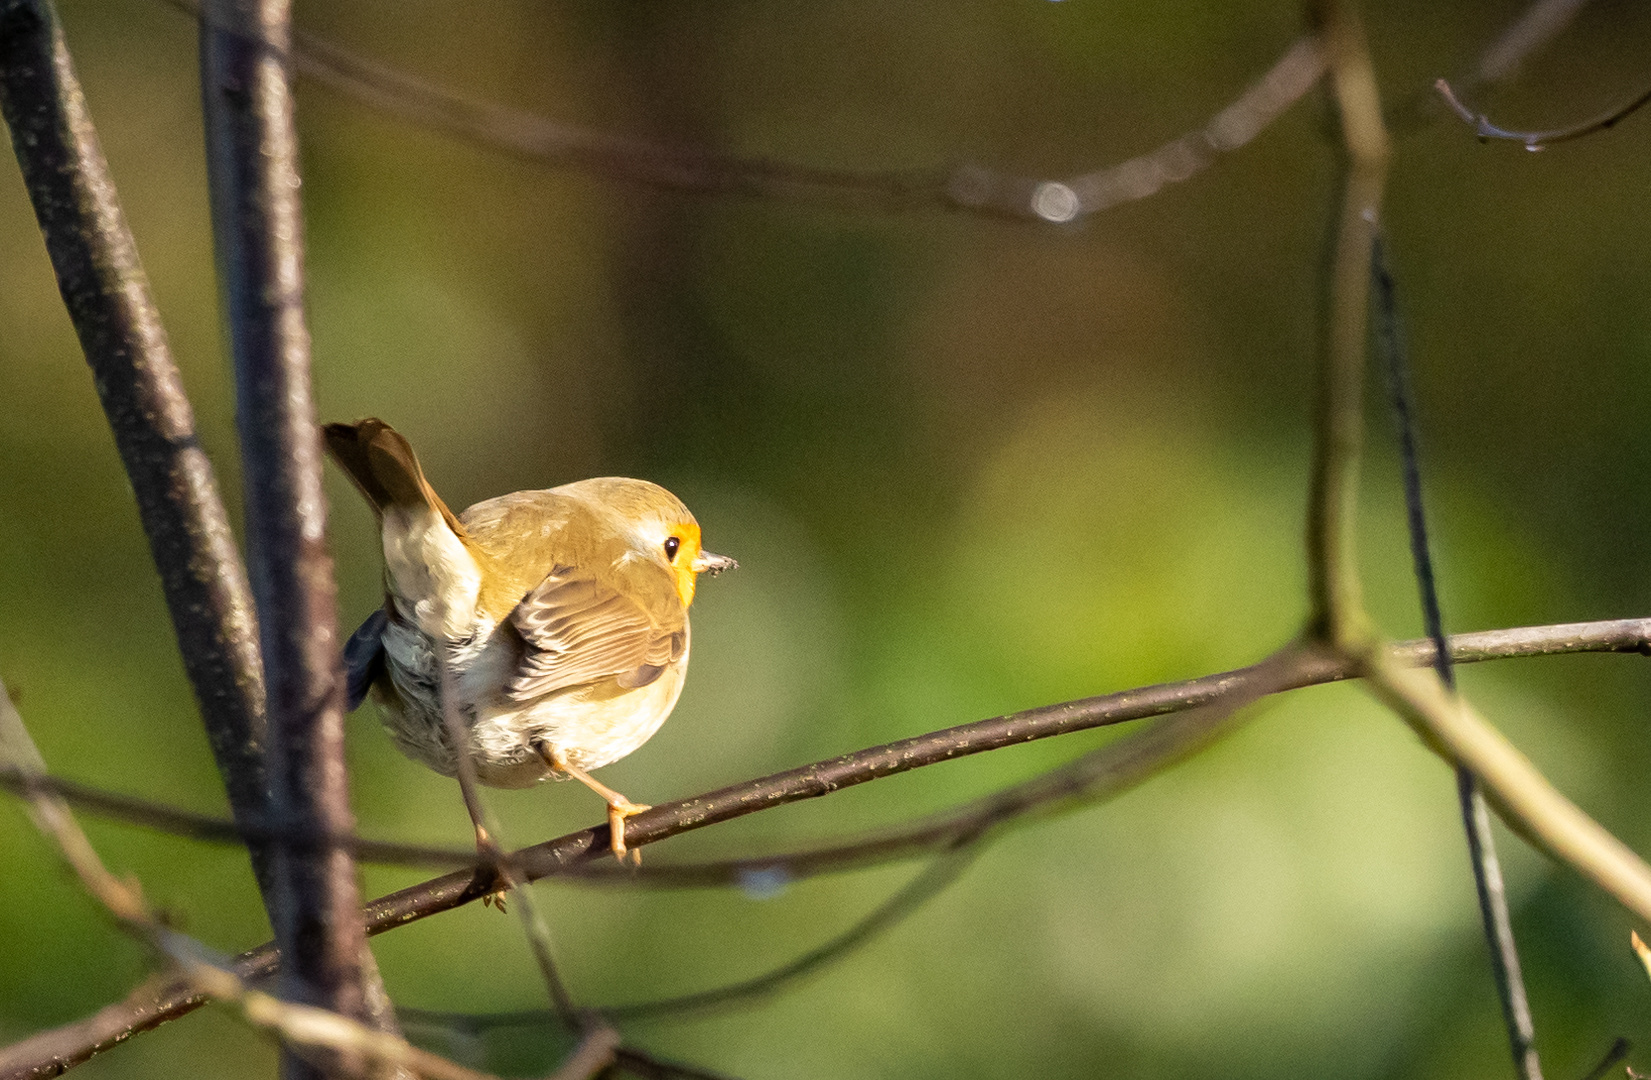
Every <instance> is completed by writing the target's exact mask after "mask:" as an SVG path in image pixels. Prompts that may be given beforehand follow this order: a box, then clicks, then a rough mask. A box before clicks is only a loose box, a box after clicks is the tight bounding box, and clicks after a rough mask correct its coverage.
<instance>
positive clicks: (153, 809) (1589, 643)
mask: <svg viewBox="0 0 1651 1080" xmlns="http://www.w3.org/2000/svg"><path fill="white" fill-rule="evenodd" d="M1390 649H1391V652H1392V656H1393V659H1394V662H1395V663H1399V664H1404V665H1410V666H1429V665H1435V664H1436V663H1437V660H1436V652H1435V650H1434V647H1433V644H1432V643H1431V642H1429V641H1427V640H1425V639H1421V640H1415V641H1402V642H1396V643H1394V644H1393V645H1391V646H1390ZM1600 652H1605V653H1647V652H1651V619H1608V620H1602V621H1599V622H1589V623H1561V624H1557V625H1552V626H1527V627H1518V628H1514V629H1508V630H1485V631H1479V632H1476V633H1469V634H1457V635H1455V636H1453V637H1452V638H1450V653H1451V659H1452V661H1453V662H1455V663H1459V664H1470V663H1478V662H1480V661H1485V660H1498V659H1512V658H1519V657H1534V656H1560V655H1575V654H1580V653H1600ZM1298 674H1299V678H1298V681H1297V682H1296V683H1295V684H1294V685H1291V686H1286V687H1283V688H1281V689H1284V690H1290V689H1299V688H1301V687H1305V686H1313V685H1318V684H1321V683H1325V682H1333V681H1337V680H1340V679H1345V678H1349V677H1351V666H1350V665H1348V664H1346V663H1339V664H1338V663H1337V662H1335V661H1332V660H1328V659H1325V658H1314V659H1310V660H1304V661H1303V663H1302V666H1301V667H1300V668H1299V670H1298ZM1251 675H1252V669H1249V668H1243V669H1239V670H1237V671H1229V672H1223V673H1221V674H1218V675H1210V676H1206V677H1204V678H1202V679H1193V680H1190V681H1187V682H1181V683H1171V684H1167V685H1165V686H1159V687H1145V688H1142V689H1139V690H1131V691H1125V692H1123V693H1122V694H1113V695H1108V696H1106V697H1104V698H1092V699H1088V700H1086V701H1079V702H1071V703H1069V704H1070V705H1072V706H1075V707H1080V708H1094V707H1100V708H1121V709H1123V710H1124V711H1123V712H1120V713H1119V714H1118V715H1117V716H1116V717H1115V718H1114V719H1113V721H1112V722H1119V721H1122V720H1127V719H1132V718H1139V717H1140V716H1141V715H1157V714H1161V713H1167V712H1173V711H1178V710H1181V709H1185V708H1190V707H1192V706H1194V705H1196V704H1197V703H1199V702H1200V701H1205V700H1208V699H1209V696H1210V695H1211V693H1213V692H1215V691H1218V690H1219V689H1220V688H1221V687H1222V686H1224V685H1226V684H1228V683H1230V682H1231V681H1232V680H1234V679H1248V678H1250V677H1251ZM1143 695H1145V697H1143ZM1143 701H1146V702H1151V703H1154V704H1155V706H1156V710H1157V711H1156V712H1154V713H1146V714H1142V713H1140V712H1139V706H1140V705H1141V704H1142V703H1143ZM1115 751H1116V748H1108V747H1103V748H1101V750H1100V751H1095V752H1092V753H1091V754H1088V755H1085V756H1084V757H1081V758H1079V759H1077V760H1076V761H1074V762H1071V763H1070V764H1068V765H1065V766H1061V767H1060V768H1058V769H1056V770H1054V771H1052V772H1049V773H1045V774H1043V775H1042V776H1039V777H1036V778H1034V779H1032V780H1029V781H1027V782H1026V783H1025V784H1020V785H1016V786H1014V787H1011V788H1008V789H1005V790H1004V791H1000V792H996V793H994V794H992V795H989V796H986V797H985V798H983V799H979V800H976V801H975V802H971V803H966V804H964V805H963V806H961V807H957V808H954V809H953V810H950V811H947V812H945V813H944V814H941V815H938V816H936V817H931V818H924V819H921V820H919V821H915V822H909V823H906V824H903V825H901V826H898V827H896V828H893V829H888V830H882V831H879V832H876V833H874V834H871V835H870V836H868V837H863V838H860V839H857V840H854V841H851V842H840V843H837V844H833V845H830V846H817V847H812V848H807V849H803V850H798V851H791V852H776V853H772V854H768V855H761V856H749V857H745V858H740V859H730V860H723V861H713V862H700V863H677V864H672V863H656V862H650V863H649V864H648V865H647V866H643V867H640V868H638V867H619V866H617V865H616V864H613V863H609V862H605V861H600V860H598V861H594V862H590V863H584V864H580V865H579V866H577V867H569V868H567V869H566V870H564V871H561V872H559V875H558V876H561V877H564V878H579V879H581V880H588V881H592V882H595V883H599V884H611V885H621V886H629V885H642V886H659V887H664V888H707V887H721V886H727V885H743V884H747V883H750V882H752V881H754V880H757V879H759V878H765V877H769V876H772V875H774V874H779V875H781V876H783V877H785V878H786V879H788V880H795V879H798V878H802V877H807V876H811V875H813V874H817V873H824V872H831V871H836V870H845V869H854V868H857V867H861V866H867V865H872V864H874V863H881V862H887V861H890V860H894V859H902V858H909V857H911V856H914V855H919V854H924V853H927V852H932V851H936V850H938V849H939V848H940V847H941V846H943V845H945V844H947V843H950V842H951V841H952V840H953V839H955V838H956V836H958V835H959V833H960V832H965V831H968V830H970V829H974V828H977V827H979V826H980V825H981V824H983V823H989V822H986V821H983V819H982V816H983V815H985V816H987V817H990V818H991V819H992V820H998V819H1005V818H1007V817H1010V816H1012V815H1014V814H1017V813H1023V812H1024V811H1025V810H1028V809H1031V808H1033V807H1036V806H1041V805H1043V804H1044V803H1045V802H1047V801H1053V800H1054V799H1055V798H1057V796H1055V795H1054V794H1052V792H1054V791H1055V789H1057V788H1062V789H1069V791H1064V792H1063V794H1061V795H1060V796H1058V797H1059V798H1065V797H1067V794H1069V793H1078V792H1084V793H1086V794H1084V795H1083V797H1088V796H1087V792H1089V791H1091V790H1092V786H1093V785H1094V784H1095V783H1097V782H1098V781H1099V779H1100V774H1099V773H1097V771H1096V770H1097V769H1098V768H1099V769H1101V770H1102V771H1103V772H1105V771H1108V770H1116V769H1117V767H1118V761H1119V759H1118V758H1116V757H1114V756H1111V755H1113V754H1115ZM1095 762H1104V763H1105V764H1104V765H1098V764H1095ZM30 782H31V783H32V784H34V785H35V786H37V787H40V788H42V789H43V790H49V791H51V792H52V793H53V794H55V795H58V796H60V797H62V798H63V799H65V800H66V801H67V802H69V803H70V804H71V805H73V806H75V807H77V808H79V809H81V810H83V811H89V812H91V813H94V814H100V815H102V816H105V817H110V818H113V819H116V820H119V821H124V822H127V823H129V824H133V825H138V826H141V827H144V828H150V829H155V830H158V831H161V832H166V833H171V834H174V835H177V836H183V837H187V838H189V839H193V840H203V841H207V842H210V843H226V844H240V843H243V842H244V841H245V840H249V839H250V840H270V839H274V838H276V837H286V838H289V839H291V840H293V841H294V842H295V843H300V844H304V845H311V846H318V847H319V846H328V845H339V846H342V847H345V848H347V849H348V850H350V851H351V852H352V853H353V854H354V855H355V857H356V858H357V859H358V860H360V861H364V862H376V863H383V864H386V865H399V866H440V867H468V868H472V869H474V868H476V867H478V866H479V863H478V861H477V858H476V856H475V855H474V854H473V853H472V852H470V851H461V850H458V849H456V848H440V847H429V846H426V845H420V844H404V843H397V842H392V841H386V840H369V839H364V838H362V837H359V836H355V835H353V834H347V833H346V834H337V833H333V834H315V833H301V832H298V831H296V830H286V829H282V828H281V827H280V826H277V825H274V824H272V823H268V822H260V821H253V822H248V823H247V824H244V825H243V824H240V823H238V822H230V821H225V820H223V819H222V818H216V817H212V816H209V815H205V814H196V813H192V812H190V811H186V810H180V809H177V808H175V807H171V806H166V805H164V804H161V803H155V802H150V801H147V800H143V799H137V798H133V797H131V796H126V795H118V794H115V793H112V792H107V791H103V790H101V789H99V788H93V787H88V786H86V785H84V784H79V783H76V782H75V781H73V780H67V779H63V778H59V777H53V776H41V777H39V778H37V779H32V780H31V781H30ZM22 784H23V778H22V775H21V774H20V773H19V772H18V771H17V770H14V769H6V768H4V767H0V788H3V789H5V790H8V791H11V792H13V793H19V794H20V793H21V792H22V790H23V787H22Z"/></svg>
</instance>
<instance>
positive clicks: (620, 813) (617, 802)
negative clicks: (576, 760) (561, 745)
mask: <svg viewBox="0 0 1651 1080" xmlns="http://www.w3.org/2000/svg"><path fill="white" fill-rule="evenodd" d="M539 755H540V756H541V757H543V758H544V759H545V763H546V764H548V765H549V766H550V767H551V768H553V769H555V770H556V771H557V772H563V773H567V774H568V775H569V776H571V777H573V778H574V779H575V780H577V781H579V782H580V783H581V784H584V785H585V786H586V787H588V788H590V789H591V790H592V791H594V792H596V793H597V794H598V795H600V796H602V798H603V799H605V800H607V804H608V837H609V841H610V844H611V846H612V847H613V857H614V858H616V859H619V860H620V861H624V858H625V853H626V851H627V850H628V849H627V848H626V847H625V819H626V818H628V817H631V816H632V815H634V814H640V813H641V812H642V811H644V810H651V809H653V807H651V806H644V805H643V804H641V803H633V802H631V801H630V800H629V799H627V798H625V796H623V795H621V794H619V792H617V791H615V790H613V788H611V787H608V786H607V785H606V784H604V783H602V782H601V781H600V780H598V779H596V778H595V777H594V776H592V775H591V774H590V773H588V772H586V771H585V770H583V769H581V768H580V767H579V766H577V765H575V764H573V763H572V762H570V761H569V760H568V758H567V755H566V754H564V753H563V752H562V751H560V750H558V749H556V748H555V747H553V746H551V745H549V744H547V743H540V744H539ZM630 854H631V861H632V863H633V864H635V865H637V866H641V865H642V852H640V851H631V853H630Z"/></svg>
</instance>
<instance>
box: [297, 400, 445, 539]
mask: <svg viewBox="0 0 1651 1080" xmlns="http://www.w3.org/2000/svg"><path fill="white" fill-rule="evenodd" d="M321 430H322V433H323V434H324V435H325V436H326V440H327V451H328V452H329V453H331V454H332V458H333V460H334V461H336V462H338V465H339V467H340V468H341V469H343V470H344V472H345V473H347V474H348V475H349V477H350V479H351V480H353V481H355V486H356V487H357V488H359V489H360V491H361V494H362V495H364V496H365V497H366V499H367V502H368V503H370V504H372V508H373V511H374V512H375V513H377V514H378V515H379V516H380V517H383V516H384V512H385V511H386V510H391V509H396V508H402V509H411V508H416V507H428V508H429V509H431V510H434V511H436V512H437V513H439V514H440V515H441V516H442V519H443V520H444V521H446V522H447V524H448V526H449V527H450V528H451V529H452V530H453V531H454V532H455V533H457V534H458V535H459V536H461V537H462V536H464V535H465V531H464V526H463V525H461V524H459V519H458V518H457V517H456V516H454V514H453V511H451V510H449V509H448V508H447V504H446V503H444V502H442V501H441V496H439V495H437V494H436V490H435V488H433V487H431V486H430V481H428V480H426V479H425V478H424V470H423V469H421V468H419V463H418V456H417V455H416V454H414V453H413V447H412V445H411V444H410V443H408V442H407V440H406V439H404V438H402V436H401V433H400V432H398V431H396V429H395V428H393V427H391V426H390V425H389V424H386V423H385V422H384V421H382V420H378V419H375V418H368V419H366V420H357V421H356V422H355V423H353V424H327V425H326V426H325V427H323V428H322V429H321Z"/></svg>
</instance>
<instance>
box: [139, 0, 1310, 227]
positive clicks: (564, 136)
mask: <svg viewBox="0 0 1651 1080" xmlns="http://www.w3.org/2000/svg"><path fill="white" fill-rule="evenodd" d="M165 2H166V3H168V4H169V5H170V6H172V7H176V8H180V9H182V10H185V11H191V12H193V11H195V10H196V6H197V0H165ZM292 61H293V65H294V66H295V67H296V68H297V69H298V70H299V71H300V72H302V73H303V74H304V75H305V76H306V77H307V78H310V79H314V80H315V81H316V82H318V83H321V84H322V85H324V86H327V87H329V88H331V89H333V90H335V91H337V92H339V93H341V94H344V95H346V96H348V97H350V98H353V99H355V100H357V101H360V102H362V103H363V104H365V105H368V106H369V107H371V108H375V109H378V110H379V111H381V112H385V113H388V114H389V115H391V116H395V117H397V118H399V119H401V120H405V121H407V122H409V123H412V124H416V125H419V126H421V127H427V128H431V129H433V130H436V131H441V132H444V133H446V134H449V135H452V136H454V137H457V138H460V139H464V140H466V141H467V142H471V143H474V144H476V145H479V146H483V147H485V148H488V149H491V150H496V151H500V152H503V153H506V154H510V155H512V156H515V157H518V158H522V159H525V160H528V161H532V162H536V163H538V164H541V165H545V166H548V167H550V168H565V169H576V170H579V171H582V172H587V173H592V174H594V175H598V176H606V177H610V178H612V179H616V180H622V181H625V182H628V183H637V184H645V185H648V186H650V187H658V188H665V189H670V190H678V191H698V192H707V193H714V194H732V195H745V196H751V197H759V198H783V199H788V200H794V201H811V202H826V203H831V204H833V205H849V206H860V207H868V208H870V207H882V208H900V207H914V206H924V205H928V206H941V207H948V208H951V209H954V210H962V211H968V212H975V213H986V214H993V215H1006V216H1010V217H1018V218H1024V219H1028V220H1033V221H1048V222H1055V223H1066V222H1071V221H1075V220H1078V219H1080V218H1083V217H1087V216H1089V215H1090V214H1094V213H1098V212H1100V211H1102V210H1106V209H1109V208H1111V207H1113V206H1116V205H1118V204H1119V203H1123V202H1129V201H1132V200H1135V199H1144V198H1147V197H1148V196H1150V195H1155V194H1157V193H1158V192H1159V191H1161V190H1162V189H1163V188H1164V187H1166V186H1167V185H1169V184H1172V183H1179V182H1181V181H1184V180H1188V179H1190V178H1192V177H1193V176H1195V175H1197V174H1198V173H1200V172H1203V171H1204V170H1205V169H1207V168H1209V167H1210V166H1211V165H1213V164H1214V163H1215V161H1216V159H1217V158H1219V157H1220V156H1221V155H1222V154H1224V153H1228V152H1231V151H1233V150H1237V149H1239V148H1240V147H1242V146H1244V145H1246V144H1247V143H1249V142H1250V141H1251V140H1252V139H1254V138H1255V137H1256V136H1257V135H1259V134H1260V133H1261V132H1262V131H1263V130H1265V129H1266V128H1267V127H1268V125H1270V124H1271V123H1272V122H1273V121H1274V120H1276V119H1277V118H1278V117H1279V116H1280V115H1282V114H1283V113H1284V111H1285V110H1287V109H1288V108H1289V107H1290V106H1291V105H1293V104H1295V103H1296V102H1297V101H1299V100H1300V99H1301V98H1302V97H1304V96H1305V95H1306V93H1307V91H1309V90H1310V89H1312V87H1313V84H1314V83H1316V82H1317V81H1318V79H1319V77H1320V76H1321V75H1322V74H1323V73H1324V58H1323V55H1322V52H1321V50H1320V48H1319V45H1318V42H1317V41H1316V39H1314V38H1313V37H1310V36H1309V37H1304V38H1300V39H1298V40H1296V41H1295V42H1292V43H1291V45H1290V46H1289V48H1287V49H1286V50H1285V51H1284V53H1283V54H1282V55H1281V56H1280V57H1279V59H1278V60H1277V61H1275V62H1274V64H1273V66H1272V67H1271V68H1270V69H1269V70H1268V71H1267V73H1266V74H1265V75H1263V76H1262V77H1261V78H1260V79H1259V80H1257V81H1256V82H1255V83H1254V84H1253V85H1252V86H1250V87H1249V88H1248V89H1246V90H1245V91H1244V92H1243V93H1242V94H1240V95H1239V96H1238V97H1237V98H1236V99H1234V100H1233V102H1232V103H1231V104H1229V105H1228V106H1227V107H1226V108H1224V109H1222V110H1221V111H1220V112H1219V113H1217V114H1216V115H1215V116H1214V117H1213V118H1212V119H1211V120H1210V121H1209V122H1208V123H1207V124H1205V125H1204V126H1203V127H1201V128H1199V129H1198V130H1196V131H1193V132H1190V133H1189V134H1186V135H1183V136H1181V137H1180V138H1177V139H1174V140H1171V141H1170V142H1168V143H1165V144H1164V145H1163V146H1161V147H1159V148H1158V149H1156V150H1153V151H1150V152H1149V153H1146V154H1143V155H1141V156H1140V157H1136V158H1131V159H1130V160H1128V161H1125V162H1122V163H1120V164H1118V165H1113V166H1110V167H1107V168H1102V169H1097V170H1094V171H1092V172H1087V173H1083V174H1081V175H1078V176H1074V177H1070V178H1067V179H1054V178H1042V179H1040V178H1031V177H1021V176H1012V175H1009V174H1007V173H1002V172H999V171H997V170H994V169H990V168H986V167H984V166H980V165H959V166H955V167H954V166H935V167H929V168H915V169H863V170H862V169H834V168H823V167H816V166H809V165H799V164H795V163H792V162H784V161H776V160H774V159H771V158H762V157H741V156H737V155H729V154H717V153H713V152H711V151H708V150H703V149H700V148H697V147H691V146H681V145H666V144H660V143H654V142H648V141H646V140H643V139H632V138H625V137H622V136H617V135H611V134H608V133H605V132H598V131H592V130H590V129H587V128H581V127H578V126H576V125H573V124H565V123H560V122H558V121H555V120H550V119H547V118H545V117H542V116H538V115H536V114H534V113H529V112H525V111H522V110H519V109H510V108H506V107H504V106H502V105H497V104H495V103H493V102H488V101H482V100H480V99H477V98H474V97H470V96H467V95H464V94H459V93H455V92H453V91H450V90H446V89H443V88H441V87H438V86H436V85H434V84H432V83H429V82H426V81H425V80H423V79H420V78H418V77H416V76H413V75H410V74H408V73H406V72H404V71H400V70H398V69H396V68H393V67H390V66H389V65H387V64H383V63H379V62H378V61H375V60H370V59H368V58H366V57H364V56H361V55H359V54H357V53H353V52H351V51H349V50H347V49H344V48H342V47H340V46H338V45H335V44H333V43H332V42H329V41H327V40H326V39H324V38H321V37H318V36H316V35H313V34H307V33H305V32H303V31H301V30H300V31H295V32H294V33H293V39H292Z"/></svg>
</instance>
